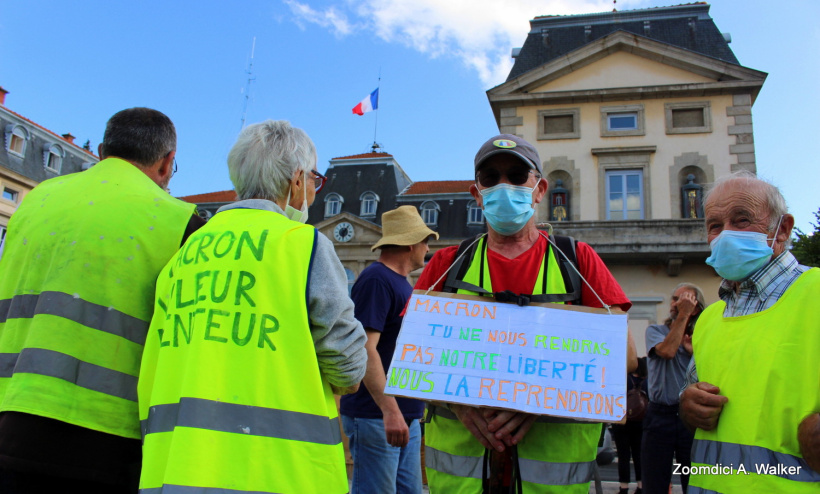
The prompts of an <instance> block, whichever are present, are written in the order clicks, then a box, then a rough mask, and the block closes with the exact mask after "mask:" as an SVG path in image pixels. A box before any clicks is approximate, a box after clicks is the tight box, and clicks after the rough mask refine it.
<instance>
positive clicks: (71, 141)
mask: <svg viewBox="0 0 820 494" xmlns="http://www.w3.org/2000/svg"><path fill="white" fill-rule="evenodd" d="M63 139H65V140H66V141H68V143H69V144H74V136H73V135H71V132H69V133H68V134H63Z"/></svg>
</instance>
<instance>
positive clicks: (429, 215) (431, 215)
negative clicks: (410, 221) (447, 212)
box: [421, 201, 441, 226]
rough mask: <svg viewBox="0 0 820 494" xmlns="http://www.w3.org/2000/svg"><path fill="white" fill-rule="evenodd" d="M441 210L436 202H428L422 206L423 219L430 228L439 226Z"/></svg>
mask: <svg viewBox="0 0 820 494" xmlns="http://www.w3.org/2000/svg"><path fill="white" fill-rule="evenodd" d="M439 211H441V208H440V207H439V205H438V204H436V203H435V201H426V202H424V203H422V205H421V219H423V220H424V223H425V224H426V225H428V226H436V225H438V213H439Z"/></svg>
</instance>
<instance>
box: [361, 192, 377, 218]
mask: <svg viewBox="0 0 820 494" xmlns="http://www.w3.org/2000/svg"><path fill="white" fill-rule="evenodd" d="M359 200H360V201H362V209H361V213H360V214H359V216H361V217H362V218H368V217H374V216H376V209H377V208H378V207H379V196H378V195H376V193H375V192H370V191H367V192H365V193H364V194H362V195H361V196H360V197H359Z"/></svg>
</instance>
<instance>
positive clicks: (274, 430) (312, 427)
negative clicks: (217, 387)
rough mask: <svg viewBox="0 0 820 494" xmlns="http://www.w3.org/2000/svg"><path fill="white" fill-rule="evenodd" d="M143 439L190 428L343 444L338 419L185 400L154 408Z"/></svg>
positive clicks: (199, 400)
mask: <svg viewBox="0 0 820 494" xmlns="http://www.w3.org/2000/svg"><path fill="white" fill-rule="evenodd" d="M140 427H141V429H142V437H143V438H144V437H145V436H147V435H148V434H156V433H160V432H170V431H173V430H174V428H175V427H191V428H194V429H207V430H211V431H220V432H233V433H237V434H250V435H253V436H263V437H275V438H279V439H291V440H294V441H306V442H311V443H316V444H328V445H335V444H339V443H341V442H342V431H341V429H340V428H339V418H338V417H337V418H334V419H329V418H327V417H323V416H321V415H313V414H310V413H302V412H292V411H289V410H278V409H276V408H263V407H254V406H250V405H237V404H235V403H225V402H221V401H211V400H203V399H200V398H182V399H180V402H179V403H168V404H165V405H154V406H152V407H150V408H149V409H148V418H147V419H145V420H143V421H142V422H141V423H140Z"/></svg>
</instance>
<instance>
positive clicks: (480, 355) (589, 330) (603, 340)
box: [385, 290, 627, 422]
mask: <svg viewBox="0 0 820 494" xmlns="http://www.w3.org/2000/svg"><path fill="white" fill-rule="evenodd" d="M626 332H627V316H626V314H614V315H613V314H607V313H606V311H604V310H601V309H590V308H586V307H572V306H564V305H557V304H532V305H529V306H525V307H519V306H517V305H513V304H503V303H498V302H495V301H493V299H489V298H486V297H476V296H471V295H456V294H450V293H438V292H430V294H429V295H424V292H423V291H420V290H417V291H416V292H414V294H413V296H412V297H411V298H410V301H409V303H408V305H407V312H406V314H405V316H404V321H403V323H402V328H401V332H400V333H399V337H398V340H397V341H396V350H395V352H394V354H393V359H392V360H391V364H390V368H389V370H388V373H387V385H386V387H385V393H387V394H390V395H394V396H405V397H409V398H418V399H422V400H428V401H442V402H450V403H461V404H467V405H475V406H486V407H496V408H507V409H512V410H517V411H522V412H527V413H533V414H538V415H553V416H558V417H568V418H573V419H579V420H594V421H600V422H618V421H620V420H621V419H622V418H623V416H624V414H625V412H626V398H625V393H626V341H627V333H626Z"/></svg>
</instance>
